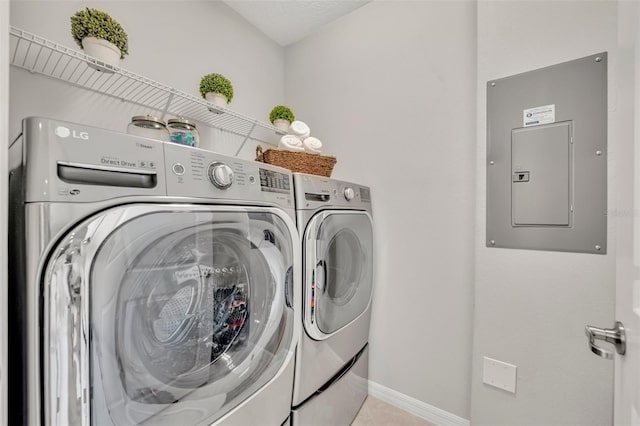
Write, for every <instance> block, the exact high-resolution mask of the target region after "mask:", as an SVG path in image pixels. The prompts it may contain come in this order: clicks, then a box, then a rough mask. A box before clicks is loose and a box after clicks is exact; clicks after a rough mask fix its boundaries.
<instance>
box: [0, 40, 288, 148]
mask: <svg viewBox="0 0 640 426" xmlns="http://www.w3.org/2000/svg"><path fill="white" fill-rule="evenodd" d="M9 33H10V35H11V52H10V54H11V65H12V66H14V67H17V68H21V69H24V70H27V71H29V72H32V73H36V74H41V75H44V76H46V77H49V78H53V79H56V80H61V81H64V82H66V83H68V84H71V85H73V86H75V87H80V88H82V89H86V90H90V91H93V92H97V93H100V94H102V95H106V96H110V97H112V98H116V99H120V100H121V101H123V102H128V103H132V104H134V105H138V106H140V107H143V108H148V109H151V110H153V111H156V112H157V115H159V116H160V117H161V118H163V119H164V118H165V117H166V116H167V115H170V116H182V117H188V118H190V119H192V120H196V121H198V122H201V123H203V124H205V125H207V126H210V127H212V128H214V129H219V130H221V131H223V132H227V133H230V134H233V135H236V136H239V137H241V138H243V140H242V143H241V144H240V146H239V148H238V150H237V152H236V155H238V153H240V151H241V150H242V148H243V147H244V145H245V144H246V143H247V141H249V140H252V141H255V142H259V143H264V144H268V145H273V146H276V145H277V140H278V139H279V138H280V136H281V135H283V134H285V133H284V132H283V131H282V130H280V129H277V128H275V127H274V126H272V125H270V124H267V123H263V122H261V121H258V120H255V119H253V118H251V117H248V116H245V115H243V114H240V113H238V112H236V111H233V110H231V109H228V108H224V107H220V106H217V105H214V104H212V103H211V102H207V101H206V100H204V99H201V98H198V97H196V96H193V95H191V94H189V93H185V92H182V91H180V90H177V89H174V88H173V87H169V86H167V85H165V84H162V83H159V82H157V81H153V80H151V79H149V78H146V77H143V76H141V75H138V74H135V73H133V72H131V71H127V70H125V69H124V68H120V67H116V66H113V65H110V64H105V63H103V62H101V61H99V60H97V59H95V58H93V57H91V56H87V55H85V54H84V53H82V52H79V51H77V50H74V49H70V48H68V47H66V46H63V45H60V44H58V43H55V42H53V41H50V40H47V39H45V38H44V37H40V36H38V35H35V34H32V33H29V32H27V31H24V30H21V29H19V28H15V27H11V29H10V31H9Z"/></svg>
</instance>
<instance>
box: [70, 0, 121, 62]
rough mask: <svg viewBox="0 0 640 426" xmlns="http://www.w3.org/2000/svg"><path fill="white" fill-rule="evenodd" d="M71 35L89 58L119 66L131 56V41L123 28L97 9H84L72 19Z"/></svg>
mask: <svg viewBox="0 0 640 426" xmlns="http://www.w3.org/2000/svg"><path fill="white" fill-rule="evenodd" d="M71 35H73V39H74V40H75V41H76V43H78V46H80V47H81V48H82V49H84V51H85V52H86V53H87V55H89V56H93V57H94V58H96V59H98V60H100V61H102V62H104V63H105V64H110V65H114V66H118V64H119V63H120V59H124V57H125V56H126V55H128V54H129V40H128V38H127V33H126V32H125V31H124V29H123V28H122V26H121V25H120V24H119V23H118V22H116V21H115V20H114V19H113V18H112V17H111V16H109V14H107V13H105V12H102V11H100V10H97V9H90V8H88V7H87V8H86V9H82V10H79V11H77V12H76V13H75V15H73V16H72V17H71Z"/></svg>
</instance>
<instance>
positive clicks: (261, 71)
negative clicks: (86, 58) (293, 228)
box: [11, 0, 284, 159]
mask: <svg viewBox="0 0 640 426" xmlns="http://www.w3.org/2000/svg"><path fill="white" fill-rule="evenodd" d="M85 6H89V7H95V8H97V9H100V10H104V11H106V12H108V13H109V14H110V15H111V16H112V17H113V18H114V19H116V20H117V21H118V22H120V24H121V25H122V26H123V27H124V29H125V31H127V33H128V35H129V52H130V55H129V56H127V57H126V58H125V60H124V61H123V62H122V64H121V66H122V67H124V68H126V69H128V70H130V71H133V72H135V73H138V74H141V75H143V76H145V77H149V78H151V79H154V80H157V81H159V82H161V83H164V84H167V85H169V86H172V87H175V88H177V89H180V90H183V91H186V92H188V93H192V94H194V95H197V96H199V92H198V88H199V84H200V77H201V76H203V75H204V74H208V73H211V72H218V73H221V74H224V75H225V76H227V77H228V78H229V79H230V80H231V81H232V83H233V85H234V92H235V96H234V99H233V102H232V103H231V104H230V107H231V108H232V109H234V110H236V111H238V112H241V113H244V114H247V115H249V116H252V117H255V118H257V119H259V120H262V121H265V122H266V121H268V118H269V112H270V111H271V108H272V107H273V106H274V105H277V104H279V103H282V102H283V100H284V51H283V49H282V48H281V47H280V46H278V45H277V44H276V43H275V42H273V41H271V40H270V39H268V38H267V37H266V36H264V35H263V34H262V33H261V32H260V31H259V30H257V29H256V28H254V27H253V26H251V25H250V24H249V23H248V22H246V21H245V20H244V19H243V18H242V17H240V16H239V15H238V14H237V13H236V12H234V11H233V10H231V8H229V7H228V6H226V5H225V4H224V3H222V2H215V1H214V2H205V1H200V2H198V1H153V2H149V1H106V2H96V3H92V2H89V3H87V2H77V1H41V2H35V1H25V0H15V1H13V2H12V3H11V25H13V26H16V27H18V28H21V29H24V30H27V31H30V32H32V33H36V34H38V35H41V36H43V37H45V38H48V39H50V40H52V41H56V42H58V43H61V44H63V45H66V46H69V47H72V48H77V46H76V45H75V42H74V41H73V39H72V37H71V31H70V27H71V24H70V21H69V18H70V16H71V15H73V13H75V11H76V10H79V9H81V8H83V7H85ZM11 95H12V97H11V131H12V135H14V136H15V135H17V134H18V133H19V129H20V120H21V119H22V118H24V117H26V116H30V115H41V116H45V117H53V118H58V119H64V120H69V121H73V122H78V123H83V124H88V125H94V126H98V127H103V128H109V129H113V130H118V131H125V129H126V126H127V124H129V122H130V120H131V117H132V116H133V115H139V114H141V113H146V112H147V111H144V110H141V109H140V108H139V107H135V106H132V105H130V104H126V103H122V102H120V101H117V100H114V99H111V98H106V97H104V96H102V95H98V94H95V93H92V92H88V91H84V90H79V89H75V88H72V87H71V86H69V85H66V84H63V83H60V82H58V81H54V80H49V79H45V78H43V77H41V76H37V75H36V76H34V75H30V74H29V73H28V72H26V71H24V70H20V69H16V68H14V67H12V69H11ZM200 130H201V133H202V136H203V139H204V143H203V147H205V148H208V149H214V150H217V151H219V152H224V153H231V154H234V153H235V150H236V149H237V147H238V139H237V138H235V137H234V138H229V137H224V136H223V135H221V134H220V132H212V131H207V130H206V129H205V128H203V127H200ZM241 156H242V157H245V158H250V159H253V158H254V157H255V151H254V148H253V146H252V145H251V144H247V147H246V149H245V150H243V152H242V155H241Z"/></svg>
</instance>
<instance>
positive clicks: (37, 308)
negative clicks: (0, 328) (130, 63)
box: [9, 118, 301, 426]
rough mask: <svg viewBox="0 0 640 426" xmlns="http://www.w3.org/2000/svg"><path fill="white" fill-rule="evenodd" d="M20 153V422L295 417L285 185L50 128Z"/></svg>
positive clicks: (126, 141)
mask: <svg viewBox="0 0 640 426" xmlns="http://www.w3.org/2000/svg"><path fill="white" fill-rule="evenodd" d="M64 129H66V130H64ZM80 134H82V135H84V137H83V138H74V137H73V135H80ZM11 157H12V170H11V176H10V192H11V201H10V206H11V215H10V221H11V232H12V234H11V237H10V247H11V251H10V253H11V256H12V258H11V261H10V264H11V268H10V271H9V273H10V289H9V297H10V300H11V310H10V312H9V329H10V330H11V334H10V336H9V337H10V344H11V348H12V351H11V352H12V353H11V355H10V359H9V371H10V372H9V387H10V389H12V392H11V394H10V395H9V398H10V399H9V402H10V413H9V415H10V418H9V420H10V422H11V424H29V425H35V424H41V425H134V424H154V425H178V424H179V425H185V426H186V425H211V424H216V425H217V424H225V425H226V424H229V425H238V424H241V425H264V424H270V425H281V424H283V423H284V422H286V421H288V417H289V413H290V407H291V395H292V389H293V375H294V362H295V348H296V345H297V341H298V336H299V329H300V324H299V323H300V321H301V319H300V317H299V311H300V309H299V303H300V299H299V296H297V295H296V294H295V292H294V291H293V289H294V287H295V286H299V285H300V272H299V269H300V267H299V264H300V261H301V259H300V254H299V250H298V249H297V247H296V244H297V239H298V237H297V230H296V228H295V221H294V218H295V216H294V204H293V191H292V178H291V175H290V174H289V172H288V171H286V170H283V169H279V168H276V167H271V166H267V165H259V164H258V163H254V162H250V161H242V160H239V159H237V158H231V157H225V156H222V155H219V154H215V153H212V152H208V151H203V150H199V149H194V148H190V147H185V146H179V145H175V144H170V143H162V142H158V141H154V140H150V139H144V138H139V137H135V136H131V135H125V134H120V133H115V132H109V131H105V130H101V129H95V128H90V127H86V126H82V125H77V124H72V123H64V122H57V121H53V120H48V119H42V118H30V119H27V120H25V121H24V123H23V135H22V136H21V138H19V139H18V141H17V142H16V143H14V145H13V146H12V147H11ZM267 175H268V176H269V179H264V177H265V176H267ZM261 178H262V179H261Z"/></svg>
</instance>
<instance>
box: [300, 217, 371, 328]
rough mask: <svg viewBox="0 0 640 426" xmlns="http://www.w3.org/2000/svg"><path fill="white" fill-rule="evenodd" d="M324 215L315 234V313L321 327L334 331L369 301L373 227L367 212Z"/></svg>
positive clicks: (318, 325) (355, 315) (359, 313)
mask: <svg viewBox="0 0 640 426" xmlns="http://www.w3.org/2000/svg"><path fill="white" fill-rule="evenodd" d="M323 215H324V216H323V219H322V221H321V222H320V224H319V226H318V228H317V232H316V238H315V245H316V247H315V253H316V256H315V257H316V259H315V268H314V269H313V271H314V273H315V290H314V291H313V292H314V293H315V297H314V302H315V303H314V305H315V306H314V311H315V312H314V313H315V321H316V323H317V327H318V328H319V329H320V331H321V332H322V333H325V334H331V333H334V332H336V331H337V330H339V329H341V328H342V327H344V326H346V325H348V324H349V323H351V322H352V321H353V320H355V319H356V318H357V317H358V316H360V315H361V314H362V313H363V312H364V311H365V310H366V308H367V306H368V305H369V301H370V300H371V292H372V287H373V231H372V227H371V219H370V218H369V216H368V215H367V214H365V213H361V212H348V213H345V212H336V213H332V214H329V215H327V214H326V213H323ZM312 281H313V280H312ZM311 285H312V286H313V283H312V284H311Z"/></svg>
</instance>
